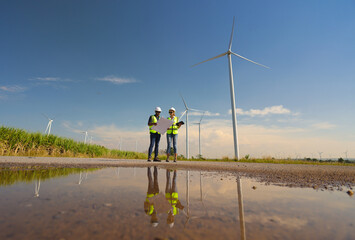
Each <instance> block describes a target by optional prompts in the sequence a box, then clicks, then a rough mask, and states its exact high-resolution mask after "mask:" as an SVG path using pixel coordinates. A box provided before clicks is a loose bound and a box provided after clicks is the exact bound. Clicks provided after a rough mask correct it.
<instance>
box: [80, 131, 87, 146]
mask: <svg viewBox="0 0 355 240" xmlns="http://www.w3.org/2000/svg"><path fill="white" fill-rule="evenodd" d="M81 133H85V139H84V143H86V140H87V138H88V131H87V130H86V131H84V132H81Z"/></svg>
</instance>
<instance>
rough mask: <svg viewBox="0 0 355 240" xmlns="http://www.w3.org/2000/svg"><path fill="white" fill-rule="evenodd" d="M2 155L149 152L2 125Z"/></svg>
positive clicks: (131, 156)
mask: <svg viewBox="0 0 355 240" xmlns="http://www.w3.org/2000/svg"><path fill="white" fill-rule="evenodd" d="M0 155H2V156H54V157H93V158H94V157H105V158H125V159H137V158H143V159H145V158H147V154H144V153H136V152H131V151H119V150H110V149H107V148H105V147H103V146H100V145H96V144H85V143H82V142H76V141H74V140H72V139H69V138H63V137H58V136H55V135H49V136H47V135H45V134H42V133H38V132H37V133H29V132H27V131H25V130H22V129H17V128H9V127H4V126H2V127H0Z"/></svg>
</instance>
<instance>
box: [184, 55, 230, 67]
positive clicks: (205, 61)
mask: <svg viewBox="0 0 355 240" xmlns="http://www.w3.org/2000/svg"><path fill="white" fill-rule="evenodd" d="M226 54H227V52H225V53H222V54H219V55H218V56H215V57H213V58H210V59H207V60H205V61H202V62H199V63H196V64H194V65H192V66H191V67H194V66H196V65H199V64H201V63H205V62H208V61H211V60H213V59H216V58H220V57H223V56H224V55H226Z"/></svg>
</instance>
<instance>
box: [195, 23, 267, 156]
mask: <svg viewBox="0 0 355 240" xmlns="http://www.w3.org/2000/svg"><path fill="white" fill-rule="evenodd" d="M233 31H234V17H233V26H232V33H231V37H230V41H229V48H228V51H227V52H225V53H222V54H220V55H218V56H215V57H213V58H210V59H207V60H205V61H202V62H200V63H197V64H194V65H192V67H194V66H196V65H199V64H201V63H205V62H208V61H211V60H213V59H216V58H220V57H223V56H225V55H227V56H228V63H229V80H230V94H231V105H232V120H233V137H234V155H235V158H236V159H239V145H238V131H237V116H236V107H235V96H234V83H233V70H232V56H231V55H232V54H233V55H235V56H237V57H239V58H242V59H244V60H247V61H249V62H252V63H254V64H257V65H259V66H262V67H265V68H269V67H267V66H265V65H262V64H260V63H257V62H254V61H252V60H250V59H247V58H245V57H243V56H241V55H239V54H236V53H234V52H232V50H231V49H232V40H233Z"/></svg>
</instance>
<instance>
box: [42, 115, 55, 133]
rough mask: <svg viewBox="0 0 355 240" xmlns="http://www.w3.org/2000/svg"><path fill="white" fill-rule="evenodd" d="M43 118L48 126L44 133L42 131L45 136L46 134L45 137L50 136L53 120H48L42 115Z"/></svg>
mask: <svg viewBox="0 0 355 240" xmlns="http://www.w3.org/2000/svg"><path fill="white" fill-rule="evenodd" d="M43 116H45V117H46V118H47V119H48V125H47V128H46V131H44V133H45V134H47V136H48V135H49V134H51V129H52V123H53V121H54V119H50V118H49V117H48V116H47V115H45V114H43Z"/></svg>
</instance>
